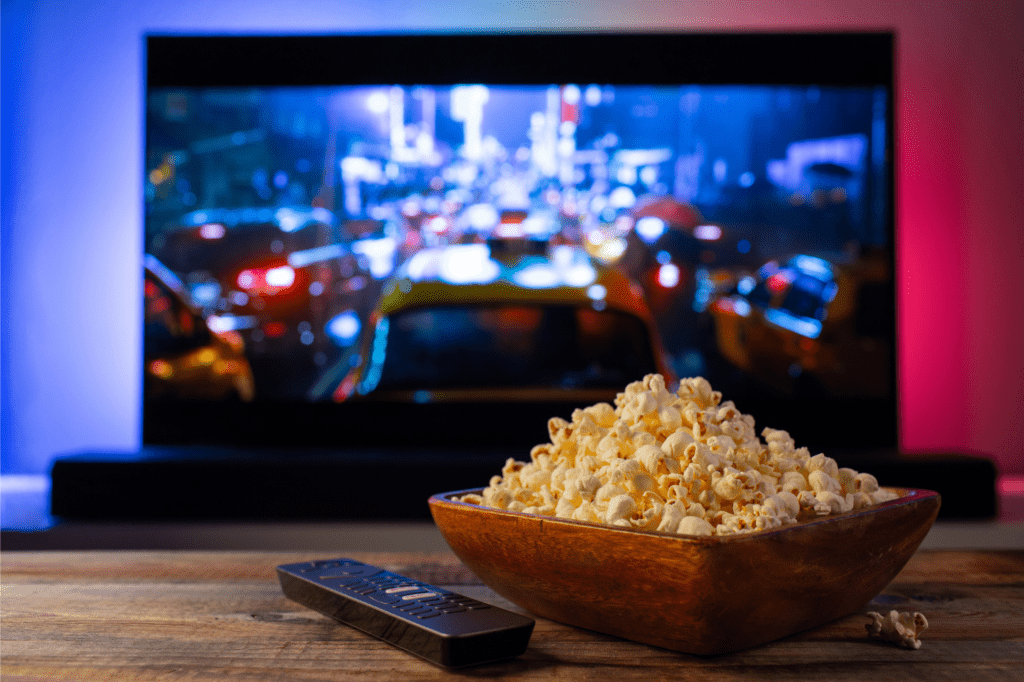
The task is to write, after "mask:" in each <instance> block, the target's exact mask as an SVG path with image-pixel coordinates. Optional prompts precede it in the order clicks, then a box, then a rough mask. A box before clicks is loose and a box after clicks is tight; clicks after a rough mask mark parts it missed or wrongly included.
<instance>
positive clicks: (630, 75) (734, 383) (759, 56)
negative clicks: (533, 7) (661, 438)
mask: <svg viewBox="0 0 1024 682" xmlns="http://www.w3.org/2000/svg"><path fill="white" fill-rule="evenodd" d="M145 54H146V64H145V66H146V74H147V76H146V91H145V121H144V135H145V161H144V169H145V176H144V177H143V178H140V185H139V186H140V190H141V191H144V193H145V202H144V206H145V215H144V218H143V220H142V223H143V226H144V231H145V237H144V246H145V249H144V254H142V256H143V258H142V260H143V261H144V266H145V267H143V268H140V276H144V278H145V280H144V289H145V302H144V310H143V314H142V315H141V316H140V319H143V320H144V324H145V334H144V338H145V348H144V353H143V354H142V356H143V362H144V366H143V367H141V368H140V375H141V376H142V378H143V379H142V383H143V386H142V391H143V394H144V414H143V419H142V428H143V443H144V445H145V446H146V447H147V448H151V449H152V448H156V449H160V448H165V449H167V448H170V449H175V448H179V449H181V452H185V453H187V455H185V456H184V460H187V461H188V462H191V463H193V464H196V465H197V466H198V465H201V464H203V463H206V464H209V463H218V465H219V466H221V467H222V468H221V469H219V470H218V471H220V472H221V474H220V475H221V476H222V479H223V480H222V481H221V483H218V484H216V485H213V484H211V485H213V487H212V488H211V493H210V494H211V495H213V496H217V495H218V494H221V495H222V496H224V495H227V493H226V492H225V491H227V490H231V491H235V492H236V493H237V494H238V495H239V496H242V497H246V496H248V499H252V494H251V493H253V491H255V490H259V491H260V495H262V497H261V500H262V501H261V502H260V503H259V505H257V506H261V508H263V509H268V508H273V509H276V510H277V512H276V513H278V514H281V513H287V512H288V511H296V510H304V511H303V512H302V513H303V514H314V515H315V514H316V513H318V512H316V511H315V510H314V511H310V509H311V507H310V506H309V505H308V504H304V503H299V502H298V501H297V500H298V498H301V497H302V496H303V495H306V494H307V493H311V492H312V491H317V495H322V494H324V493H325V492H329V491H334V493H335V499H336V500H337V499H341V500H343V499H355V498H352V497H351V496H352V495H356V496H358V495H360V494H362V491H366V490H372V491H373V492H374V494H377V492H378V490H377V489H378V488H380V489H382V490H384V489H387V486H389V485H392V484H393V483H392V482H393V481H395V480H397V479H403V478H405V479H414V480H415V482H416V484H417V485H418V486H419V487H416V485H411V484H410V486H407V487H408V488H409V489H408V490H407V491H406V493H405V494H406V495H407V496H411V497H412V498H413V499H414V503H415V504H416V505H418V506H416V509H418V510H421V511H422V512H424V513H425V511H426V504H425V499H426V495H428V494H430V493H433V492H440V491H443V490H451V489H458V488H460V487H466V486H473V485H476V486H484V485H486V484H487V482H488V479H489V476H490V475H491V474H494V473H498V472H499V471H500V467H501V465H502V464H503V462H504V460H505V458H506V457H509V456H514V457H518V458H521V459H526V458H528V457H529V451H530V448H531V447H532V446H533V445H535V444H538V443H541V442H545V441H546V440H547V438H548V433H547V420H548V419H549V418H550V417H553V416H560V417H563V418H566V419H568V418H570V416H571V412H572V410H573V409H574V408H576V407H582V406H585V405H590V404H593V403H595V402H600V401H606V402H611V401H612V400H614V397H615V394H616V392H618V391H621V390H623V389H624V388H625V386H626V385H627V384H628V383H629V382H631V381H636V380H639V379H642V378H643V377H644V376H645V375H646V374H648V373H652V372H659V373H662V374H664V375H666V376H667V377H669V378H670V380H671V379H672V378H678V377H687V376H703V377H705V378H707V379H708V380H709V381H710V382H711V384H712V386H713V387H714V388H715V389H716V390H720V391H721V392H722V393H723V394H724V396H725V398H726V399H731V400H733V401H734V402H735V403H736V405H737V407H738V408H739V409H740V410H741V411H742V412H744V413H748V414H752V415H753V416H754V417H755V419H756V420H757V424H758V428H760V427H762V426H771V427H773V428H781V429H785V430H788V431H789V432H790V433H791V435H792V436H793V437H794V438H795V440H796V442H797V444H798V445H806V446H807V447H809V448H811V449H812V450H814V451H823V452H827V453H829V454H832V455H834V456H839V455H841V454H843V453H857V452H865V451H869V450H886V449H891V450H892V451H894V452H895V448H896V445H897V409H896V371H895V357H896V337H895V304H894V302H895V292H894V286H893V281H894V277H893V272H894V258H893V256H894V249H893V245H894V229H895V225H894V192H893V139H894V136H893V109H894V102H893V98H894V83H893V63H894V37H893V35H891V34H889V33H882V32H878V33H839V34H811V33H773V34H763V33H642V34H641V33H590V32H572V33H562V32H540V33H501V34H479V33H463V34H456V35H449V34H427V35H406V34H401V35H399V34H387V35H273V36H238V35H202V36H181V35H151V36H148V37H147V38H146V52H145ZM256 463H260V464H261V465H265V466H267V467H269V468H268V469H266V470H263V472H264V478H262V479H259V480H257V478H258V477H256V476H255V474H253V472H254V471H256V470H257V468H258V467H256ZM325 467H326V468H325ZM209 471H212V469H207V473H206V474H204V476H209V475H210V474H209ZM267 472H273V473H267ZM296 472H299V473H296ZM289 476H290V477H291V478H289ZM192 480H193V483H192V484H191V485H192V486H193V487H194V486H196V485H198V484H196V483H195V482H194V481H195V479H194V478H193V479H192ZM224 480H226V481H229V482H231V484H230V485H229V486H227V487H225V485H224V484H223V481H224ZM218 486H219V487H218ZM421 494H422V497H420V495H421ZM347 496H348V497H347ZM227 497H231V495H227ZM225 499H227V498H225ZM271 499H272V500H275V501H276V502H275V503H274V504H270V503H269V502H268V500H271ZM360 499H361V498H360ZM232 504H236V505H237V504H238V502H237V500H236V501H235V502H232ZM267 505H269V507H268V506H267ZM240 509H241V508H240V507H236V511H237V510H240ZM321 509H322V510H323V514H324V515H332V514H334V513H335V512H338V510H340V509H341V507H339V506H338V505H337V504H334V503H332V504H327V505H324V506H323V507H321ZM360 509H362V512H360V513H366V514H367V515H373V514H374V513H377V512H373V511H369V512H367V510H368V509H370V508H369V507H366V506H362V507H360ZM377 511H378V512H379V511H380V510H377ZM239 513H241V512H239Z"/></svg>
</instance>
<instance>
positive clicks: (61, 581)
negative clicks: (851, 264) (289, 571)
mask: <svg viewBox="0 0 1024 682" xmlns="http://www.w3.org/2000/svg"><path fill="white" fill-rule="evenodd" d="M342 555H343V554H342ZM342 555H333V556H342ZM333 556H324V555H323V554H316V555H311V554H309V553H295V552H288V553H270V552H111V551H93V552H89V551H82V552H4V553H0V577H2V593H0V597H2V599H0V604H2V612H0V637H2V640H0V677H2V679H3V680H4V682H21V681H26V682H27V681H29V680H32V681H36V680H76V681H82V682H86V681H90V680H118V681H121V680H190V681H196V680H246V681H247V682H259V681H263V680H288V681H298V682H302V681H306V680H385V681H387V682H402V681H404V680H449V679H458V678H465V679H476V678H486V679H492V680H573V681H576V680H605V679H612V680H615V682H624V681H626V680H643V681H644V682H651V681H653V680H710V681H714V680H820V681H822V682H825V681H829V682H831V681H838V680H885V681H886V682H888V681H890V680H904V679H913V680H956V681H957V682H982V681H984V680H1024V552H1021V551H919V552H918V553H917V554H916V555H915V556H914V558H913V559H912V560H911V561H910V563H909V564H908V565H907V566H906V568H905V569H904V570H903V571H902V572H901V573H900V575H899V576H898V577H897V578H896V580H894V581H893V582H892V583H891V584H890V585H889V586H888V587H887V588H886V589H885V590H884V591H883V592H882V593H881V594H880V595H879V596H878V597H876V599H875V600H874V601H872V602H871V603H870V604H868V605H866V606H865V607H864V608H863V609H862V611H861V612H860V613H858V614H855V615H852V616H848V617H846V618H842V619H840V620H838V621H835V622H832V623H829V624H827V625H824V626H822V627H819V628H815V629H813V630H810V631H807V632H803V633H800V634H798V635H794V636H792V637H788V638H786V639H783V640H780V641H777V642H773V643H771V644H767V645H764V646H761V647H757V648H755V649H750V650H747V651H742V652H739V653H735V654H729V655H724V656H717V657H699V656H690V655H686V654H680V653H675V652H672V651H667V650H663V649H658V648H655V647H651V646H646V645H642V644H636V643H633V642H629V641H625V640H621V639H617V638H614V637H609V636H606V635H601V634H597V633H593V632H589V631H585V630H580V629H577V628H573V627H569V626H565V625H561V624H559V623H554V622H551V621H547V620H544V619H538V620H537V626H536V629H535V630H534V633H533V637H532V639H531V641H530V646H529V648H528V649H527V651H526V653H525V654H524V655H523V656H521V657H520V658H517V659H514V660H512V661H507V662H503V663H497V664H489V665H484V666H481V667H476V668H469V669H464V670H460V671H449V670H444V669H440V668H437V667H435V666H433V665H431V664H430V663H427V662H425V661H422V660H420V659H418V658H416V657H413V656H411V655H409V654H406V653H404V652H402V651H400V650H397V649H394V648H392V647H390V646H389V645H387V644H384V643H382V642H379V641H377V640H375V639H373V638H371V637H369V636H367V635H364V634H362V633H360V632H358V631H356V630H353V629H351V628H349V627H346V626H344V625H341V624H339V623H337V622H335V621H333V620H330V619H328V618H326V617H324V616H321V615H320V614H318V613H316V612H314V611H311V610H309V609H307V608H305V607H303V606H300V605H298V604H296V603H294V602H291V601H289V600H288V599H286V598H285V597H284V596H283V595H282V593H281V590H280V587H279V585H278V582H277V578H276V575H275V572H274V567H275V566H277V565H278V564H283V563H289V562H296V561H306V560H310V559H326V558H333ZM347 556H351V557H353V558H355V559H359V560H361V561H364V562H368V563H372V564H376V565H378V566H383V567H385V568H387V569H389V570H393V571H396V572H399V573H403V574H406V575H409V576H411V577H415V578H418V579H420V580H424V581H426V582H429V583H432V584H436V585H443V586H446V587H450V588H451V589H453V590H455V591H457V592H461V593H463V594H466V595H469V596H472V597H476V598H478V599H482V600H485V601H489V602H491V603H493V604H497V605H500V606H503V607H505V608H509V609H511V610H520V609H518V608H517V607H515V606H513V605H511V604H509V603H508V602H506V601H505V600H503V599H502V598H500V597H498V596H497V595H495V594H494V593H493V592H491V591H490V590H489V589H488V588H487V587H485V586H483V585H482V584H480V582H479V580H477V579H476V577H475V576H474V575H473V574H472V573H470V572H469V571H468V570H467V569H466V568H465V567H464V566H462V564H461V563H460V562H459V561H458V559H457V558H456V557H455V556H454V555H452V554H450V553H365V552H354V553H349V554H347ZM891 609H896V610H899V611H920V612H921V613H924V614H925V616H926V617H927V618H928V621H929V623H930V627H929V628H928V630H927V631H926V632H925V633H924V635H923V637H922V641H923V646H922V647H921V648H920V649H918V650H916V651H915V650H908V649H901V648H898V647H896V646H894V645H889V644H886V643H882V642H879V641H878V640H872V639H869V638H868V636H867V631H866V629H865V625H866V624H867V623H868V622H869V620H870V619H869V617H868V616H866V615H865V614H866V613H867V612H868V611H881V612H888V611H889V610H891Z"/></svg>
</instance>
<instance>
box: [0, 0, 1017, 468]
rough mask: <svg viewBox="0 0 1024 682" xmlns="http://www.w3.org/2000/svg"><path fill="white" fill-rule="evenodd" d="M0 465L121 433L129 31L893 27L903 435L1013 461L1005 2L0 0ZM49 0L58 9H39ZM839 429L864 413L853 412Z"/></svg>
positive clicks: (135, 38) (131, 152)
mask: <svg viewBox="0 0 1024 682" xmlns="http://www.w3.org/2000/svg"><path fill="white" fill-rule="evenodd" d="M2 7H3V17H2V27H3V59H2V61H3V73H2V76H3V77H2V82H3V96H2V105H3V112H2V126H3V130H2V139H0V150H2V164H0V177H2V195H0V199H2V203H0V207H2V232H0V235H2V242H0V266H2V281H0V305H2V319H0V344H2V345H0V351H2V352H0V407H2V413H0V414H2V416H0V434H2V438H3V450H2V467H3V471H4V472H30V473H31V472H43V471H46V470H47V468H48V466H49V462H50V460H51V458H52V457H53V456H54V455H55V454H57V453H63V452H69V451H75V450H82V449H91V448H116V449H131V448H134V447H136V446H137V445H138V443H139V436H138V433H139V425H138V420H137V412H138V408H139V400H140V395H139V383H140V379H139V376H138V371H137V368H138V366H139V357H138V356H139V353H138V348H139V329H138V328H137V327H132V326H130V325H129V326H128V327H126V326H125V324H124V320H126V319H129V320H130V319H133V318H134V317H136V316H137V315H138V310H139V304H138V301H140V300H141V299H140V292H139V277H138V270H139V255H138V254H139V253H140V250H141V229H140V225H139V223H140V216H141V214H142V208H141V202H140V195H141V188H140V182H141V180H140V178H141V177H142V168H141V159H142V154H141V143H142V142H141V137H140V122H141V119H142V111H141V106H142V96H141V91H142V81H141V75H142V63H143V62H142V51H141V48H142V35H143V34H144V33H146V32H152V31H156V32H173V31H183V32H260V31H266V32H299V31H317V32H338V31H372V30H381V29H386V30H417V29H420V30H429V29H442V28H453V29H460V28H462V29H506V28H561V29H564V28H637V27H655V28H661V29H664V28H669V27H675V28H679V29H745V28H761V29H763V28H774V29H787V28H801V29H818V30H821V29H844V28H845V29H856V28H894V29H896V30H897V31H898V35H899V39H898V52H899V63H898V86H899V89H898V93H899V94H898V97H899V99H898V111H897V132H898V137H899V157H898V177H897V190H898V197H899V204H898V226H899V243H898V245H897V246H898V265H899V279H898V287H899V303H900V321H899V331H900V335H901V340H902V341H901V349H900V362H901V363H902V373H901V376H900V381H901V387H902V394H901V416H902V441H903V446H904V447H905V448H906V449H908V450H928V449H942V450H949V449H956V450H969V451H974V452H979V453H984V454H987V455H990V456H992V457H993V458H994V459H995V460H996V462H997V465H998V466H999V468H1000V469H1001V470H1002V472H1003V473H1013V474H1021V473H1024V454H1022V453H1024V395H1022V390H1024V389H1022V388H1021V387H1022V386H1024V354H1022V353H1021V352H1020V350H1021V348H1024V305H1022V303H1021V301H1020V297H1021V294H1022V293H1024V228H1022V227H1021V223H1020V216H1021V215H1022V214H1024V210H1022V209H1024V192H1022V191H1021V190H1022V188H1024V167H1022V165H1024V161H1022V159H1024V134H1022V127H1024V126H1022V125H1021V113H1020V112H1021V111H1024V51H1022V47H1021V46H1022V45H1024V3H1021V2H1009V1H1008V2H1002V1H1000V0H994V1H985V0H980V1H976V2H961V1H960V0H941V1H936V2H902V3H895V2H888V1H885V0H818V1H817V2H803V1H797V0H794V1H792V2H770V1H768V0H765V1H763V2H757V1H752V2H735V3H723V2H699V1H685V0H678V1H672V0H666V1H663V2H640V1H635V2H581V1H580V2H570V1H564V2H563V1H559V0H553V1H550V2H515V3H512V2H493V3H480V2H473V1H472V0H456V1H455V2H449V3H439V2H423V1H420V0H413V1H410V0H404V1H402V0H398V1H395V0H372V1H371V0H363V1H358V0H351V1H345V0H339V1H335V2H330V1H328V0H319V1H318V0H293V1H291V2H271V1H269V0H246V1H244V2H241V1H238V0H176V1H175V2H173V3H171V2H151V1H146V0H66V1H65V2H60V3H57V2H52V3H50V2H47V3H34V2H32V1H31V0H4V2H3V6H2ZM58 8H59V11H58ZM855 428H870V425H869V424H864V425H855Z"/></svg>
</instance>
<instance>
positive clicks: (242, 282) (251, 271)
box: [235, 265, 295, 296]
mask: <svg viewBox="0 0 1024 682" xmlns="http://www.w3.org/2000/svg"><path fill="white" fill-rule="evenodd" d="M235 281H236V283H237V284H238V287H239V288H240V289H242V290H243V291H246V292H248V293H250V294H256V295H260V296H273V295H275V294H280V293H281V292H283V291H287V290H288V289H290V288H291V286H292V285H293V284H295V270H293V269H292V267H291V266H289V265H280V266H277V267H273V268H246V269H245V270H242V271H241V272H240V273H238V277H237V279H236V280H235Z"/></svg>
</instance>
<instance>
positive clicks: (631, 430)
mask: <svg viewBox="0 0 1024 682" xmlns="http://www.w3.org/2000/svg"><path fill="white" fill-rule="evenodd" d="M548 435H549V437H550V443H544V444H540V445H537V446H535V447H534V448H533V449H532V450H531V451H530V461H529V462H520V461H516V460H515V459H509V460H508V461H507V462H506V463H505V466H504V467H502V471H501V475H500V476H494V477H492V478H491V481H490V484H489V485H488V486H487V487H486V488H485V489H484V490H483V491H482V493H480V494H468V495H465V496H463V497H462V498H460V499H461V501H463V502H469V503H471V504H478V505H482V506H487V507H493V508H496V509H506V510H510V511H520V512H526V513H530V514H540V515H544V516H553V517H557V518H564V519H574V520H578V521H590V522H593V523H601V524H606V525H613V526H621V527H626V528H638V529H647V530H657V531H662V532H669V533H680V534H684V535H729V534H734V533H749V532H756V531H761V530H767V529H770V528H776V527H779V526H782V525H785V524H790V523H795V522H797V521H801V520H805V519H808V518H814V517H817V516H826V515H829V514H838V513H843V512H848V511H851V510H854V509H862V508H864V507H867V506H870V505H873V504H878V503H880V502H884V501H887V500H891V499H895V497H896V495H895V493H893V492H891V491H888V490H884V489H882V488H880V487H879V485H878V481H877V479H875V477H874V476H872V475H870V474H866V473H858V472H856V471H854V470H852V469H849V468H842V469H841V468H839V466H838V464H837V463H836V461H835V460H834V459H832V458H830V457H826V456H825V455H824V454H818V455H814V456H812V455H811V454H810V452H808V450H807V448H797V447H796V443H795V442H794V441H793V439H792V437H790V435H789V433H787V432H786V431H781V430H777V429H771V428H765V429H763V430H762V431H761V438H763V439H764V440H763V442H762V440H761V439H760V438H758V436H757V433H756V430H755V422H754V418H753V417H751V416H750V415H745V414H742V413H740V411H739V410H738V409H737V408H736V406H735V405H734V404H733V403H732V402H731V401H726V402H723V401H722V394H721V393H719V392H718V391H714V390H712V389H711V384H710V383H708V381H707V380H706V379H704V378H702V377H694V378H689V379H683V380H682V381H681V382H680V383H679V387H678V389H677V390H676V391H675V392H671V391H669V390H668V388H667V386H666V385H665V379H664V377H663V376H661V375H660V374H648V375H647V376H646V377H644V378H643V380H642V381H635V382H633V383H631V384H629V385H628V386H626V389H625V391H623V392H622V393H619V394H618V395H617V396H616V398H615V405H614V406H612V405H609V404H608V403H598V404H596V405H592V406H590V407H586V408H582V409H577V410H575V411H574V412H573V414H572V421H566V420H565V419H562V418H560V417H552V418H551V419H550V420H548Z"/></svg>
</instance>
